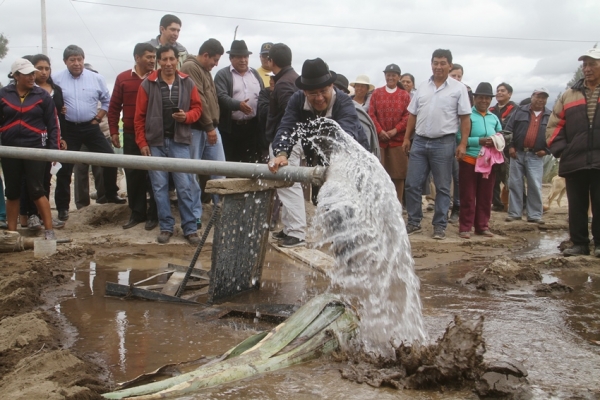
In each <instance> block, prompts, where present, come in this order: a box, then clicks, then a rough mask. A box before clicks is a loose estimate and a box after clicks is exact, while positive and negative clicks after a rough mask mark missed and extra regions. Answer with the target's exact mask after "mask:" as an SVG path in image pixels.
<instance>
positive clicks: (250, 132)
mask: <svg viewBox="0 0 600 400" xmlns="http://www.w3.org/2000/svg"><path fill="white" fill-rule="evenodd" d="M220 133H221V139H222V140H223V150H224V151H225V159H226V160H227V161H238V162H246V163H257V162H260V161H261V157H260V137H259V127H258V119H257V118H252V119H251V120H248V121H243V122H238V121H231V132H226V131H225V130H220Z"/></svg>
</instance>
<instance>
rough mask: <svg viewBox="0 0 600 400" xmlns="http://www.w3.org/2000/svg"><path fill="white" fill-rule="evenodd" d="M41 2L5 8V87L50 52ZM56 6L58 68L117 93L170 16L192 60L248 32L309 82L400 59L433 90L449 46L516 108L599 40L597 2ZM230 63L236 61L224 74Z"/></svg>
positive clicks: (224, 1)
mask: <svg viewBox="0 0 600 400" xmlns="http://www.w3.org/2000/svg"><path fill="white" fill-rule="evenodd" d="M40 4H41V1H40V0H0V33H4V35H5V36H6V37H8V39H9V40H10V43H9V48H10V51H9V53H8V55H7V56H6V57H5V58H4V59H3V60H2V61H0V82H2V83H3V84H6V83H7V81H8V80H7V78H6V75H7V74H8V72H9V71H10V65H11V63H12V62H13V61H14V60H15V59H16V58H18V57H21V56H23V55H25V54H36V53H41V49H42V48H41V44H42V40H41V6H40ZM106 4H113V5H123V4H126V5H127V6H128V7H133V8H124V7H114V6H109V5H106ZM46 8H47V34H48V47H49V51H48V52H49V56H50V58H51V60H52V67H53V70H55V71H58V70H62V69H64V68H65V66H64V64H63V62H62V52H63V50H64V48H65V47H66V46H68V45H69V44H76V45H78V46H80V47H82V48H83V49H84V51H85V54H86V58H85V61H86V62H89V63H91V64H92V65H93V66H94V67H95V68H96V69H97V70H98V71H99V72H100V73H101V74H102V75H104V77H105V78H106V80H107V83H108V86H109V89H110V90H111V91H112V86H113V83H114V79H115V77H116V75H117V74H118V73H120V72H122V71H124V70H126V69H128V68H131V67H132V66H133V56H132V52H133V47H134V46H135V44H136V43H138V42H143V41H147V40H149V39H151V38H153V37H155V36H156V35H157V34H158V25H159V21H160V18H161V17H162V16H163V15H164V14H166V13H172V14H175V15H177V16H179V17H180V18H181V20H182V23H183V26H182V29H181V35H180V36H179V42H180V43H181V44H183V45H184V46H186V47H187V49H188V51H189V52H190V53H192V54H196V53H197V51H198V48H199V47H200V45H201V44H202V42H203V41H204V40H206V39H208V38H211V37H214V38H216V39H218V40H219V41H221V43H222V44H223V47H225V50H229V48H230V45H231V41H232V40H233V35H234V30H235V27H236V26H239V28H238V32H237V38H238V39H244V40H245V41H246V43H247V44H248V47H249V48H250V51H253V52H254V54H253V55H251V56H250V64H251V66H253V67H258V66H260V62H259V59H258V52H259V49H260V45H261V43H263V42H266V41H269V42H274V43H277V42H283V43H285V44H287V45H288V46H290V48H291V49H292V53H293V65H294V68H295V69H296V70H297V71H298V73H300V71H301V69H302V63H303V61H304V60H306V59H309V58H316V57H321V58H323V59H324V60H325V61H326V62H327V63H328V64H329V66H330V68H331V69H332V70H335V71H336V72H338V73H342V74H344V75H345V76H346V77H347V78H348V79H349V80H350V81H352V80H354V79H355V77H356V76H357V75H359V74H362V73H366V74H367V75H368V76H369V77H370V78H371V82H372V83H373V84H375V86H383V85H384V79H383V73H382V72H381V71H383V69H384V67H385V66H386V65H387V64H389V63H392V62H393V63H396V64H398V65H400V68H401V69H402V72H403V73H404V72H410V73H412V74H413V75H415V77H416V80H417V83H418V82H422V81H424V80H426V79H427V78H428V77H429V76H430V75H431V68H430V60H431V53H432V52H433V50H435V49H436V48H446V49H450V50H451V51H452V54H453V56H454V62H457V63H460V64H462V65H463V67H464V69H465V76H464V78H463V82H465V83H467V84H468V85H470V86H471V87H472V88H473V89H475V87H476V86H477V84H478V83H479V82H482V81H487V82H490V83H492V85H493V86H494V87H495V86H496V85H497V84H499V83H500V82H502V81H505V82H508V83H510V84H511V85H512V86H513V87H514V89H515V93H514V95H513V100H515V101H517V102H518V101H520V100H521V99H523V98H525V97H529V96H530V94H531V92H532V90H533V89H534V88H536V87H539V86H545V87H546V88H547V89H549V91H550V99H551V101H553V100H554V99H555V98H556V96H557V95H558V93H559V92H561V91H562V90H564V87H565V84H566V83H567V82H568V81H569V79H570V78H571V77H572V75H573V72H574V71H575V70H576V68H577V66H578V65H579V63H578V61H577V58H578V57H579V56H580V55H581V54H583V53H584V52H585V51H586V50H587V49H589V48H591V47H593V45H594V43H595V42H600V28H599V25H598V16H599V15H600V1H598V0H580V1H577V2H566V1H558V0H503V1H488V0H473V1H470V0H463V1H448V0H419V1H389V0H388V1H384V0H370V1H366V0H362V1H355V0H345V1H340V0H337V1H332V0H329V1H327V0H302V1H289V0H279V1H274V0H270V1H263V0H253V1H243V2H242V1H228V0H221V1H206V0H171V1H164V0H163V1H160V0H144V1H142V0H127V1H122V0H121V1H118V0H85V1H70V0H46ZM202 14H204V15H202ZM257 20H263V21H257ZM266 20H269V21H279V22H280V23H275V22H268V21H266ZM292 23H293V24H292ZM303 24H304V25H303ZM306 24H310V25H306ZM314 25H327V26H314ZM333 26H336V27H333ZM341 27H352V28H362V29H344V28H341ZM424 33H427V34H424ZM502 38H519V39H518V40H509V39H502ZM528 39H536V40H528ZM228 64H229V63H228V59H227V57H226V55H225V57H223V58H222V61H221V63H220V64H219V66H218V67H216V68H215V69H214V71H213V73H214V72H216V71H217V70H218V69H220V68H222V67H225V66H227V65H228Z"/></svg>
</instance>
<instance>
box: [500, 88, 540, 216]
mask: <svg viewBox="0 0 600 400" xmlns="http://www.w3.org/2000/svg"><path fill="white" fill-rule="evenodd" d="M548 96H549V94H548V91H547V90H546V89H544V88H539V89H536V90H534V91H533V94H532V95H531V104H528V105H525V106H520V107H517V108H516V109H515V111H514V112H513V113H512V115H511V117H510V119H509V120H508V123H506V125H505V126H504V130H505V131H507V132H510V133H512V135H513V136H512V141H511V142H510V143H509V145H508V146H507V147H508V154H509V157H510V158H511V159H512V160H511V161H510V164H509V165H510V173H509V179H508V190H509V192H510V196H509V201H508V217H506V221H508V222H510V221H514V220H520V219H521V215H522V214H523V191H524V184H523V177H527V200H526V204H527V222H535V223H538V224H543V223H544V222H543V220H542V212H543V203H542V177H543V175H544V161H543V157H544V156H545V155H546V154H548V153H549V152H550V151H549V150H548V148H547V146H546V126H547V125H548V119H549V118H550V110H549V109H547V108H546V102H547V101H548Z"/></svg>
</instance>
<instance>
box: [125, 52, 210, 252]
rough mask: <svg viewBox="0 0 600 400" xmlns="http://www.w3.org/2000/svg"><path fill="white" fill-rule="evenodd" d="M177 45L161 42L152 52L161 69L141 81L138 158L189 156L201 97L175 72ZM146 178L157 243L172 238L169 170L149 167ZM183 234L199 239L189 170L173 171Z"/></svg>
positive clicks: (191, 239) (137, 111)
mask: <svg viewBox="0 0 600 400" xmlns="http://www.w3.org/2000/svg"><path fill="white" fill-rule="evenodd" d="M177 57H178V52H177V49H176V48H174V47H171V46H162V47H159V48H158V50H156V58H157V59H158V65H159V66H160V69H159V70H158V71H154V72H153V73H151V74H150V75H149V76H148V77H147V78H146V79H144V81H143V82H142V84H141V85H140V89H139V90H138V94H137V104H136V108H135V118H134V128H135V141H136V143H137V145H138V147H139V148H140V152H141V153H142V155H143V156H148V157H149V156H152V157H171V158H183V159H189V158H190V144H191V142H192V127H191V125H192V124H193V123H194V122H196V121H198V119H199V118H200V114H201V113H202V105H201V102H200V95H199V94H198V90H197V89H196V85H194V82H193V81H192V80H191V79H190V78H189V77H188V76H187V75H185V74H183V73H181V72H179V71H177V60H178V58H177ZM149 175H150V181H151V182H152V190H153V191H154V198H155V199H156V207H157V209H158V223H159V226H160V234H159V235H158V238H157V241H158V243H167V242H168V241H169V240H170V238H171V236H173V227H174V225H175V220H174V219H173V216H172V215H171V204H170V202H169V173H168V172H166V171H150V172H149ZM172 175H173V181H174V182H175V189H176V190H177V200H178V201H177V204H178V206H179V213H180V215H181V228H182V229H183V235H184V236H185V238H186V239H187V240H188V241H189V242H190V244H193V245H196V244H198V243H199V242H200V238H199V237H198V233H197V230H198V227H197V225H196V217H195V216H194V211H193V206H194V199H193V196H192V190H191V188H190V182H191V181H192V178H191V177H190V174H186V173H182V172H173V173H172Z"/></svg>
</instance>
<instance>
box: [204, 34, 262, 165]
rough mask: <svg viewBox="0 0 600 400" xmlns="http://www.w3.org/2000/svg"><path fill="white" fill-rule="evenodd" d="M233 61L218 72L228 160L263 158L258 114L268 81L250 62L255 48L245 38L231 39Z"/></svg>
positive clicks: (216, 79)
mask: <svg viewBox="0 0 600 400" xmlns="http://www.w3.org/2000/svg"><path fill="white" fill-rule="evenodd" d="M227 54H229V61H230V62H231V65H229V66H227V67H225V68H223V69H221V70H219V71H218V72H217V74H216V75H215V87H216V88H217V97H218V98H219V108H220V118H219V130H220V132H221V137H222V139H223V148H224V150H225V158H226V159H227V161H238V162H249V163H255V162H259V161H260V153H261V149H260V136H259V135H260V132H259V124H258V118H257V112H258V96H259V94H260V91H261V90H262V89H263V88H264V86H265V85H264V83H263V80H262V78H261V77H260V75H259V74H258V72H257V71H256V70H255V69H253V68H251V67H250V66H249V65H248V59H249V56H250V54H252V52H251V51H248V46H246V42H245V41H243V40H234V41H233V42H232V43H231V50H229V51H228V52H227Z"/></svg>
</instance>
